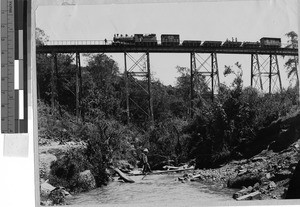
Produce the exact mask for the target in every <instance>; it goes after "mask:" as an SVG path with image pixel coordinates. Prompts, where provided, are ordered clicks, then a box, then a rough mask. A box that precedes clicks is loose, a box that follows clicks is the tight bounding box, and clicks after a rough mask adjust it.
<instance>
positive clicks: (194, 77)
mask: <svg viewBox="0 0 300 207" xmlns="http://www.w3.org/2000/svg"><path fill="white" fill-rule="evenodd" d="M206 55H207V54H206ZM204 56H205V55H204V54H203V53H196V52H192V53H190V57H191V58H190V63H191V66H190V69H191V71H190V73H191V80H190V83H191V84H190V99H191V104H190V107H191V110H190V111H191V112H190V115H191V117H192V116H193V108H194V99H195V95H198V96H201V97H202V98H204V99H207V98H211V100H213V99H214V96H215V94H217V93H218V89H219V85H220V79H219V67H218V60H217V53H215V52H213V53H210V54H209V55H208V56H207V57H206V58H204ZM198 64H199V66H198ZM201 81H204V83H205V84H201V83H200V82H201ZM196 82H197V83H196Z"/></svg>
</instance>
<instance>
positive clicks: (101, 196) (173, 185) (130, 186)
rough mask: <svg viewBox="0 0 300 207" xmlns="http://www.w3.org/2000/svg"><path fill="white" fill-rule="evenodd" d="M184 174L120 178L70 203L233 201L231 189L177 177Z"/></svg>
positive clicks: (220, 202) (201, 202) (181, 204)
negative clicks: (122, 179) (126, 180)
mask: <svg viewBox="0 0 300 207" xmlns="http://www.w3.org/2000/svg"><path fill="white" fill-rule="evenodd" d="M180 175H181V174H179V173H176V174H167V175H166V174H164V175H147V176H146V177H145V178H144V179H142V178H143V176H132V177H131V178H132V179H133V180H134V181H135V183H124V182H121V181H118V179H117V178H116V179H115V181H113V182H110V183H109V184H108V185H107V186H104V187H101V188H97V189H94V190H92V191H89V192H86V193H80V194H78V195H75V196H74V197H73V198H72V200H71V201H70V202H71V205H80V206H86V205H89V206H91V205H96V206H99V204H110V205H115V204H127V205H129V206H130V205H138V204H140V205H144V204H147V205H149V204H151V205H156V206H167V205H168V206H174V205H176V206H177V205H180V206H199V205H203V204H208V203H211V204H218V203H219V204H222V205H224V202H233V199H232V194H233V193H234V192H235V191H234V190H232V189H227V188H223V187H222V186H220V185H218V184H215V185H212V184H207V183H206V184H204V183H201V182H190V181H188V182H185V183H182V182H180V181H178V180H177V178H178V177H179V176H180Z"/></svg>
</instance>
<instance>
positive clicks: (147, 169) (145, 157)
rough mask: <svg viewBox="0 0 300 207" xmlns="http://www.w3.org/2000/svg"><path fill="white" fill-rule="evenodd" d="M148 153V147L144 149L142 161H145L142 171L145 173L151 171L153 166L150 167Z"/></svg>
mask: <svg viewBox="0 0 300 207" xmlns="http://www.w3.org/2000/svg"><path fill="white" fill-rule="evenodd" d="M148 153H149V150H148V149H147V148H145V149H144V150H143V153H142V162H143V170H142V172H143V173H147V172H151V168H150V165H149V163H148V157H147V154H148Z"/></svg>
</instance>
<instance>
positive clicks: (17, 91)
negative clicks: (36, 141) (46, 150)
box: [1, 0, 28, 134]
mask: <svg viewBox="0 0 300 207" xmlns="http://www.w3.org/2000/svg"><path fill="white" fill-rule="evenodd" d="M27 3H28V2H27V0H1V133H9V134H12V133H27V132H28V111H27V109H28V104H27V64H28V63H27V58H28V53H27V42H28V41H27V29H28V28H27V25H28V22H27V21H28V20H27V10H28V8H27V6H28V5H27Z"/></svg>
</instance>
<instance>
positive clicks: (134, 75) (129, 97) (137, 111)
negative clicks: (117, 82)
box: [124, 52, 154, 125]
mask: <svg viewBox="0 0 300 207" xmlns="http://www.w3.org/2000/svg"><path fill="white" fill-rule="evenodd" d="M127 58H128V59H129V60H131V66H130V67H128V65H127V63H128V62H127ZM124 65H125V71H124V79H125V84H126V116H127V122H128V123H129V121H130V120H131V119H132V117H133V116H136V117H139V118H142V117H143V115H144V116H147V118H148V120H149V122H150V124H151V125H152V124H153V123H154V115H153V104H152V92H151V70H150V57H149V52H146V53H143V54H142V55H141V56H140V57H139V58H138V59H135V58H134V57H133V56H132V55H131V54H129V53H126V52H125V53H124ZM131 83H132V86H131ZM136 86H137V87H136ZM131 87H136V89H138V88H139V89H140V90H141V91H140V92H142V93H143V94H145V95H146V97H145V99H143V98H142V97H141V96H139V95H138V94H132V93H130V88H131ZM135 92H137V90H135ZM134 99H139V102H138V101H136V100H134ZM143 100H147V107H145V106H144V104H143V103H142V101H143Z"/></svg>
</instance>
